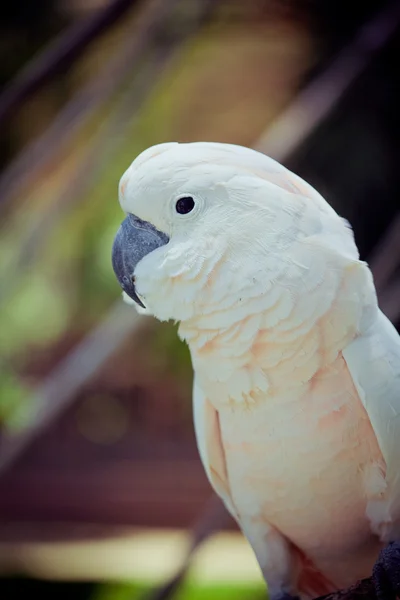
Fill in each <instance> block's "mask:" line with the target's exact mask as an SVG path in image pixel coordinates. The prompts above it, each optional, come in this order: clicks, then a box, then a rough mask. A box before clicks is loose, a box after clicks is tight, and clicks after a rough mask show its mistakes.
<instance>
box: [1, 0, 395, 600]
mask: <svg viewBox="0 0 400 600" xmlns="http://www.w3.org/2000/svg"><path fill="white" fill-rule="evenodd" d="M399 8H400V4H399V2H394V3H393V2H392V3H389V2H384V1H383V0H375V1H373V0H364V2H362V3H361V2H355V1H353V2H351V1H350V0H346V1H343V0H324V1H323V2H319V1H318V0H247V1H246V2H244V1H242V0H231V1H228V0H142V1H141V2H138V1H135V0H36V1H35V2H32V1H30V0H13V1H12V2H4V3H3V4H2V7H1V9H0V14H1V25H0V125H1V136H0V167H1V173H0V371H1V373H0V577H1V578H0V594H1V595H2V597H4V598H19V597H21V598H22V597H24V598H26V597H27V594H32V593H37V594H39V596H40V597H41V598H43V599H47V598H54V597H57V598H59V599H60V600H63V599H64V598H65V599H68V600H69V599H70V598H74V600H80V599H82V600H83V599H85V600H86V599H90V600H125V599H126V600H134V598H141V599H142V598H143V599H146V600H147V599H149V600H150V599H154V600H155V599H156V598H160V599H161V598H169V597H170V598H179V599H181V600H184V599H193V598H196V599H202V598H225V597H226V598H228V597H229V598H230V599H232V598H238V599H239V598H258V597H259V598H261V597H264V595H265V592H264V586H263V583H262V581H261V577H260V574H259V571H258V567H257V565H256V563H255V559H254V557H253V555H252V552H251V550H250V549H249V547H248V546H247V544H246V543H245V542H244V540H243V539H242V537H241V535H240V533H239V532H238V531H237V529H236V527H235V525H234V523H233V522H232V521H231V519H230V518H228V516H227V514H226V512H225V510H224V508H223V507H222V505H221V504H220V502H219V501H218V500H217V499H216V497H215V496H214V495H213V494H212V492H211V489H210V487H209V485H208V483H207V481H206V479H205V476H204V474H203V470H202V467H201V465H200V461H199V458H198V454H197V449H196V445H195V440H194V432H193V425H192V415H191V398H190V396H191V381H192V373H191V367H190V362H189V356H188V351H187V349H186V347H185V346H184V345H183V344H181V343H180V342H179V341H178V339H177V337H176V329H175V327H173V326H172V325H170V324H159V323H156V322H154V321H153V320H151V319H148V318H144V317H143V318H139V317H138V316H137V315H136V311H134V310H133V309H132V308H131V307H129V306H126V305H124V304H123V302H122V299H121V295H120V290H119V288H118V285H117V282H116V280H115V278H114V275H113V273H112V269H111V262H110V254H111V244H112V240H113V237H114V235H115V232H116V229H117V228H118V226H119V223H120V221H121V220H122V218H123V214H122V212H121V210H120V207H119V205H118V201H117V186H118V180H119V178H120V176H121V174H122V173H123V172H124V170H125V169H126V168H127V166H128V165H129V164H130V162H131V161H132V160H133V158H134V157H135V156H136V155H137V154H138V153H139V152H140V151H142V150H143V149H145V148H146V147H148V146H149V145H152V144H155V143H159V142H163V141H170V140H178V141H196V140H212V141H223V142H233V143H239V144H243V145H248V146H253V147H255V148H258V149H260V150H262V151H264V152H266V153H268V154H270V155H271V156H273V157H275V158H277V159H278V160H280V161H282V162H284V163H285V164H286V165H288V166H289V167H290V168H291V169H293V170H294V171H295V172H297V173H298V174H300V175H301V176H303V177H304V178H305V179H307V180H308V181H309V182H310V183H312V184H313V185H314V186H315V187H316V188H317V189H318V190H319V191H320V192H321V193H322V194H323V195H324V196H325V197H326V198H327V200H328V201H329V202H330V203H331V204H332V205H333V206H334V207H335V208H336V209H337V210H338V211H339V212H340V213H341V214H342V215H343V216H344V217H346V218H348V219H349V220H350V222H351V223H352V225H353V227H354V229H355V235H356V240H357V243H358V246H359V249H360V252H361V256H362V258H363V259H366V260H368V261H369V263H370V265H371V268H372V270H373V273H374V276H375V281H376V285H377V288H378V293H379V297H380V301H381V305H382V308H383V310H384V311H385V312H386V314H387V315H388V316H389V317H390V318H391V319H392V321H393V322H394V323H395V324H396V326H399V323H400V268H399V266H400V217H399V207H400V202H399V189H400V168H399V159H400V152H399V149H400V148H399V146H400V136H399V134H400V121H399V106H400V70H399V67H398V65H399V62H398V57H399V56H400V28H399V22H400V10H399Z"/></svg>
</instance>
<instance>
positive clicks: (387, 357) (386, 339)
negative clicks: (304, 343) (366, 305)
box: [343, 310, 400, 541]
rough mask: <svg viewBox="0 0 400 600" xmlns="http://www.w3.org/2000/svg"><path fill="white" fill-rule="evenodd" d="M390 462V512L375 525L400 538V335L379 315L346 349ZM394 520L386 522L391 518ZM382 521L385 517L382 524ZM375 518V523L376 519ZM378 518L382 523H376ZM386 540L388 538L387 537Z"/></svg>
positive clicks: (346, 355)
mask: <svg viewBox="0 0 400 600" xmlns="http://www.w3.org/2000/svg"><path fill="white" fill-rule="evenodd" d="M343 357H344V359H345V361H346V363H347V366H348V369H349V371H350V374H351V376H352V379H353V382H354V385H355V387H356V389H357V392H358V394H359V396H360V399H361V402H362V403H363V405H364V407H365V409H366V411H367V413H368V416H369V418H370V421H371V424H372V427H373V429H374V431H375V435H376V437H377V440H378V444H379V446H380V449H381V452H382V455H383V457H384V459H385V462H386V482H387V485H388V490H387V491H388V501H387V504H386V507H385V508H386V510H385V512H386V515H380V514H379V513H377V514H376V515H375V517H373V519H372V525H373V526H374V527H376V528H377V530H380V529H381V531H382V534H383V536H384V538H386V537H387V538H392V539H395V540H399V539H400V337H399V335H398V333H397V331H396V329H395V328H394V327H393V325H392V324H391V322H390V321H389V319H388V318H387V317H386V316H385V315H384V314H383V313H382V312H381V311H380V310H379V311H378V317H377V318H376V317H374V321H373V322H372V323H371V324H370V326H369V327H368V328H367V329H366V330H365V333H363V334H362V335H360V336H359V337H358V338H356V339H355V340H354V341H353V342H351V343H350V344H349V346H347V348H345V350H344V351H343ZM388 518H389V520H391V523H386V524H385V521H387V519H388ZM379 520H383V522H382V523H379ZM374 521H375V522H374ZM376 521H378V522H376ZM385 541H386V540H385Z"/></svg>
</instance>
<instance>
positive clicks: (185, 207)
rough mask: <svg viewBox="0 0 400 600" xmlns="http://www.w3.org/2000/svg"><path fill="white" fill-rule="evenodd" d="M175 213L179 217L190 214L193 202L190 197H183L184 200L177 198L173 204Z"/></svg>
mask: <svg viewBox="0 0 400 600" xmlns="http://www.w3.org/2000/svg"><path fill="white" fill-rule="evenodd" d="M175 208H176V212H177V213H179V214H180V215H186V214H187V213H190V211H191V210H193V209H194V200H193V198H192V197H191V196H185V197H184V198H179V200H177V202H176V204H175Z"/></svg>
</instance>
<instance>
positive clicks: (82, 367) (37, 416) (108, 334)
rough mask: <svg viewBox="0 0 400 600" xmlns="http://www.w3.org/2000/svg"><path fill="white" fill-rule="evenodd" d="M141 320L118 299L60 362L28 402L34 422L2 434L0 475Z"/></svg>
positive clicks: (67, 403)
mask: <svg viewBox="0 0 400 600" xmlns="http://www.w3.org/2000/svg"><path fill="white" fill-rule="evenodd" d="M142 319H144V317H140V316H139V315H138V314H137V313H136V311H135V310H132V307H129V306H127V305H126V304H124V303H122V302H121V301H120V300H118V301H117V302H116V303H115V304H114V306H113V307H112V308H111V309H110V310H109V312H108V313H107V315H106V317H105V319H104V320H103V321H102V322H101V323H100V324H99V325H98V326H97V327H96V328H95V329H93V330H92V331H91V332H90V333H89V334H88V335H87V336H86V337H85V338H84V339H83V340H82V342H80V343H79V344H78V345H77V346H76V347H75V348H74V349H73V350H72V351H71V352H70V353H69V354H68V355H67V356H66V357H65V358H64V359H63V360H62V361H61V364H60V365H59V366H57V367H56V368H55V369H54V370H53V372H52V373H51V374H50V375H49V376H48V377H47V379H46V380H45V381H44V383H43V384H42V385H41V386H40V387H39V389H38V390H37V391H36V393H35V394H34V396H33V398H32V400H31V403H32V407H33V410H34V418H33V422H32V423H31V424H30V425H29V427H27V428H26V429H25V430H23V431H22V432H20V433H19V434H17V435H13V436H5V435H2V438H1V443H0V475H3V474H4V473H5V471H6V470H7V469H8V468H9V467H10V466H11V465H13V464H14V462H15V460H17V459H18V457H19V456H20V455H21V454H22V453H23V452H24V451H25V450H26V449H27V448H28V447H29V446H30V445H31V444H32V443H33V442H34V441H35V440H36V439H37V438H38V437H39V436H40V434H41V433H42V432H43V431H44V430H45V429H46V428H47V427H48V426H49V425H50V424H51V423H52V422H53V421H54V420H55V419H56V418H57V417H59V415H60V413H61V412H62V411H63V410H65V409H66V407H67V406H68V405H69V403H70V402H71V399H72V398H74V397H75V395H76V393H77V392H78V391H79V390H80V389H81V387H82V386H83V385H84V384H85V383H86V382H87V381H88V380H89V379H90V378H91V377H93V375H94V374H95V373H96V371H97V370H98V369H99V368H100V367H101V366H102V365H103V364H104V362H105V361H106V360H107V359H109V358H110V357H111V356H112V354H113V353H114V352H115V351H116V350H117V349H118V348H119V346H120V345H121V344H122V343H123V342H124V340H126V339H127V337H128V336H129V335H132V333H133V332H134V331H135V330H136V329H137V328H138V327H139V324H140V323H141V322H142Z"/></svg>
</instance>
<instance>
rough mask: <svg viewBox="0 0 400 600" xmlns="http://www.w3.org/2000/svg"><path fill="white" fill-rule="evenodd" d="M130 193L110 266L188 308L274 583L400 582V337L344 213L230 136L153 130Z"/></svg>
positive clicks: (162, 305)
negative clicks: (397, 556)
mask: <svg viewBox="0 0 400 600" xmlns="http://www.w3.org/2000/svg"><path fill="white" fill-rule="evenodd" d="M119 199H120V204H121V206H122V209H123V210H124V212H125V213H126V214H127V217H126V218H125V220H124V221H123V223H122V225H121V227H120V229H119V231H118V233H117V235H116V238H115V241H114V246H113V267H114V271H115V273H116V275H117V277H118V280H119V282H120V284H121V286H122V288H123V290H124V292H125V293H126V294H127V295H128V296H129V297H130V298H132V299H133V300H135V301H136V303H137V304H138V305H139V306H140V307H141V309H140V310H141V311H143V312H147V313H149V314H152V315H154V316H155V317H156V318H158V319H160V320H169V319H172V320H174V321H178V322H180V326H179V335H180V337H181V338H182V339H184V340H186V342H187V343H188V345H189V348H190V353H191V358H192V364H193V369H194V392H193V403H194V423H195V431H196V437H197V443H198V447H199V453H200V457H201V460H202V462H203V465H204V468H205V471H206V473H207V476H208V478H209V480H210V482H211V485H212V487H213V488H214V490H215V491H216V492H217V494H218V495H219V496H220V497H221V498H222V499H223V501H224V503H225V505H226V507H227V509H228V510H229V511H230V513H231V514H232V515H233V517H234V518H235V519H236V521H237V522H238V524H239V526H240V528H241V530H242V531H243V533H244V535H245V536H246V538H247V539H248V541H249V543H250V544H251V546H252V548H253V550H254V552H255V555H256V557H257V560H258V563H259V565H260V568H261V570H262V572H263V575H264V577H265V580H266V582H267V585H268V588H269V593H270V597H271V598H272V599H274V600H275V599H277V598H282V597H286V596H297V597H300V598H302V599H303V598H304V599H305V598H315V597H317V596H319V595H322V594H324V593H328V592H330V591H333V590H337V589H340V588H346V587H348V586H350V585H351V584H353V583H355V582H356V581H357V580H359V579H361V578H364V577H369V576H370V575H371V573H372V571H373V568H374V565H375V580H376V582H377V589H378V592H379V589H381V590H382V589H384V585H386V584H385V582H387V581H389V584H393V586H394V587H396V585H399V583H400V582H399V581H398V580H397V581H396V575H395V574H394V572H395V571H396V568H394V569H393V572H392V571H391V569H390V568H388V570H387V571H385V569H386V567H385V565H386V564H387V561H388V555H384V553H383V554H382V553H381V550H382V549H383V548H385V547H386V548H389V549H390V548H391V547H392V548H394V551H395V550H398V546H396V544H395V543H391V544H389V542H396V541H397V540H400V337H399V335H398V333H397V332H396V330H395V328H394V327H393V326H392V324H391V323H390V322H389V320H388V319H387V318H386V317H385V315H384V314H383V313H382V312H381V311H380V309H379V308H378V304H377V298H376V293H375V288H374V283H373V279H372V275H371V272H370V270H369V268H368V266H367V264H366V263H365V262H362V261H360V260H359V254H358V251H357V247H356V245H355V242H354V238H353V234H352V230H351V228H350V226H349V224H348V223H347V222H346V221H345V220H344V219H342V218H341V217H339V216H338V215H337V213H336V212H335V211H334V210H333V208H332V207H331V206H330V205H329V204H328V203H327V202H326V201H325V200H324V199H323V198H322V196H321V195H320V194H319V193H318V192H317V191H316V190H315V189H314V188H313V187H311V186H310V185H308V184H307V183H306V182H305V181H303V180H302V179H301V178H300V177H298V176H296V175H295V174H293V173H292V172H290V171H289V170H287V169H286V168H285V167H283V166H282V165H280V164H279V163H277V162H276V161H274V160H272V159H271V158H269V157H267V156H265V155H264V154H261V153H259V152H256V151H254V150H251V149H248V148H243V147H240V146H235V145H229V144H219V143H206V142H198V143H189V144H180V143H175V142H171V143H165V144H160V145H157V146H154V147H151V148H149V149H147V150H145V151H144V152H143V153H142V154H140V155H139V156H138V157H137V158H136V159H135V160H134V161H133V163H132V164H131V166H130V167H129V168H128V170H127V171H126V172H125V173H124V175H123V176H122V178H121V181H120V186H119ZM387 551H388V550H385V552H387ZM382 556H384V559H385V560H383V558H382ZM389 558H390V557H389ZM389 562H390V560H389ZM383 563H385V565H384V564H383ZM391 577H392V580H391ZM397 578H398V579H400V578H399V573H398V572H397ZM379 586H381V587H379ZM389 587H390V585H389ZM385 589H386V588H385ZM392 590H393V587H392ZM393 593H394V594H395V592H393ZM386 597H387V596H386Z"/></svg>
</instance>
